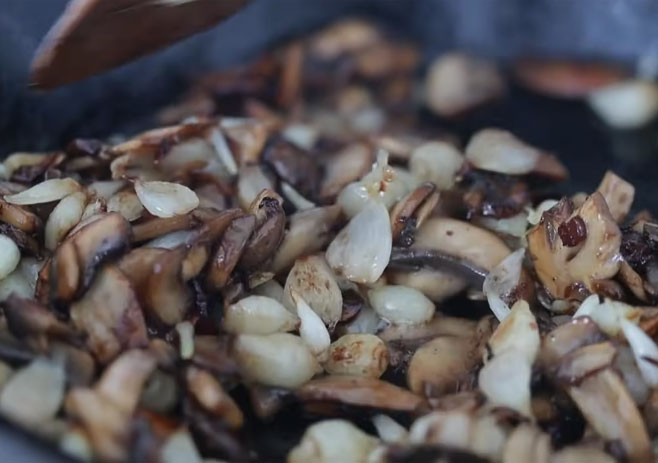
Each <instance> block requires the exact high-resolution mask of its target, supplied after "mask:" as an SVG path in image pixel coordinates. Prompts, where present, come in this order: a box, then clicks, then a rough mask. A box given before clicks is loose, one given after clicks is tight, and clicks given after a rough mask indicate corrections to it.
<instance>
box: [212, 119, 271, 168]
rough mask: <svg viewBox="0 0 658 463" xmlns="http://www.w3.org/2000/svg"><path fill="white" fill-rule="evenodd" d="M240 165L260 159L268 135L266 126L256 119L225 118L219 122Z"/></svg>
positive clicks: (254, 162) (256, 161) (253, 162)
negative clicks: (232, 119) (235, 120)
mask: <svg viewBox="0 0 658 463" xmlns="http://www.w3.org/2000/svg"><path fill="white" fill-rule="evenodd" d="M220 124H221V126H222V129H224V132H225V133H226V137H227V138H228V141H229V144H230V145H231V148H233V153H235V157H236V158H237V161H238V163H239V164H240V166H246V165H250V164H256V163H258V161H259V160H260V156H261V153H262V152H263V148H264V147H265V142H266V141H267V136H268V132H269V131H268V127H267V125H266V124H265V123H263V122H262V121H259V120H257V119H239V120H238V121H237V122H233V121H230V120H229V119H227V118H225V119H223V120H222V121H221V122H220Z"/></svg>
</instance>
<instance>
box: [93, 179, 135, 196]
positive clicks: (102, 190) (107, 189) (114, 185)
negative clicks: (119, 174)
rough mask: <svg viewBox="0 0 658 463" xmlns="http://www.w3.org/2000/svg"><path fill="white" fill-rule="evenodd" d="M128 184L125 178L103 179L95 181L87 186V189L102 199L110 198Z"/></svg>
mask: <svg viewBox="0 0 658 463" xmlns="http://www.w3.org/2000/svg"><path fill="white" fill-rule="evenodd" d="M124 186H126V182H125V180H101V181H98V182H94V183H92V184H91V185H89V186H88V187H87V190H88V191H89V192H90V193H91V194H92V195H94V196H96V197H98V198H101V199H109V198H111V197H112V196H114V195H115V194H117V193H118V192H119V191H121V190H122V189H123V187H124Z"/></svg>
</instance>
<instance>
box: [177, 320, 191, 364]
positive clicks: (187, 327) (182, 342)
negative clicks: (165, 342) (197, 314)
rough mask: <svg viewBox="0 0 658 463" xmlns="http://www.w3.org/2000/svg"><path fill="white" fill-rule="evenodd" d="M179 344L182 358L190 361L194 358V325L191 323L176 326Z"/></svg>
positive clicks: (186, 322) (181, 323)
mask: <svg viewBox="0 0 658 463" xmlns="http://www.w3.org/2000/svg"><path fill="white" fill-rule="evenodd" d="M176 332H177V333H178V342H179V346H180V357H181V358H182V359H183V360H189V359H191V358H192V357H193V356H194V325H193V324H192V323H190V322H189V321H184V322H180V323H177V324H176Z"/></svg>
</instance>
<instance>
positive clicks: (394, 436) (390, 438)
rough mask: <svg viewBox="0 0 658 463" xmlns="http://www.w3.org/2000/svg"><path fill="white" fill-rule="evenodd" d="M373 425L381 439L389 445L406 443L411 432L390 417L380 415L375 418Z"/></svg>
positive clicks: (373, 418)
mask: <svg viewBox="0 0 658 463" xmlns="http://www.w3.org/2000/svg"><path fill="white" fill-rule="evenodd" d="M372 424H373V426H375V429H376V430H377V434H378V435H379V438H380V439H381V440H382V441H384V442H386V443H387V444H392V443H395V442H404V441H406V440H407V437H408V435H409V432H408V431H407V429H406V428H405V427H404V426H402V425H401V424H400V423H398V422H397V421H395V420H394V419H393V418H391V417H390V416H388V415H382V414H379V415H375V416H373V417H372Z"/></svg>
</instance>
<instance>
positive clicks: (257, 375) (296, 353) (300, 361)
mask: <svg viewBox="0 0 658 463" xmlns="http://www.w3.org/2000/svg"><path fill="white" fill-rule="evenodd" d="M234 350H235V358H236V360H237V362H238V365H239V366H240V370H241V372H242V374H243V375H244V376H245V378H247V379H248V380H251V381H255V382H257V383H261V384H264V385H266V386H278V387H285V388H290V389H294V388H297V387H299V386H301V385H302V384H304V383H306V382H307V381H308V380H309V379H311V378H312V377H313V375H315V373H316V372H318V371H319V370H320V365H319V364H318V361H317V360H316V358H315V356H314V355H313V353H312V352H311V351H310V349H309V348H308V346H307V345H306V343H305V342H304V341H303V340H302V338H300V337H299V336H294V335H292V334H288V333H274V334H269V335H266V336H261V335H253V334H241V335H239V336H238V337H237V339H236V340H235V346H234Z"/></svg>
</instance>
